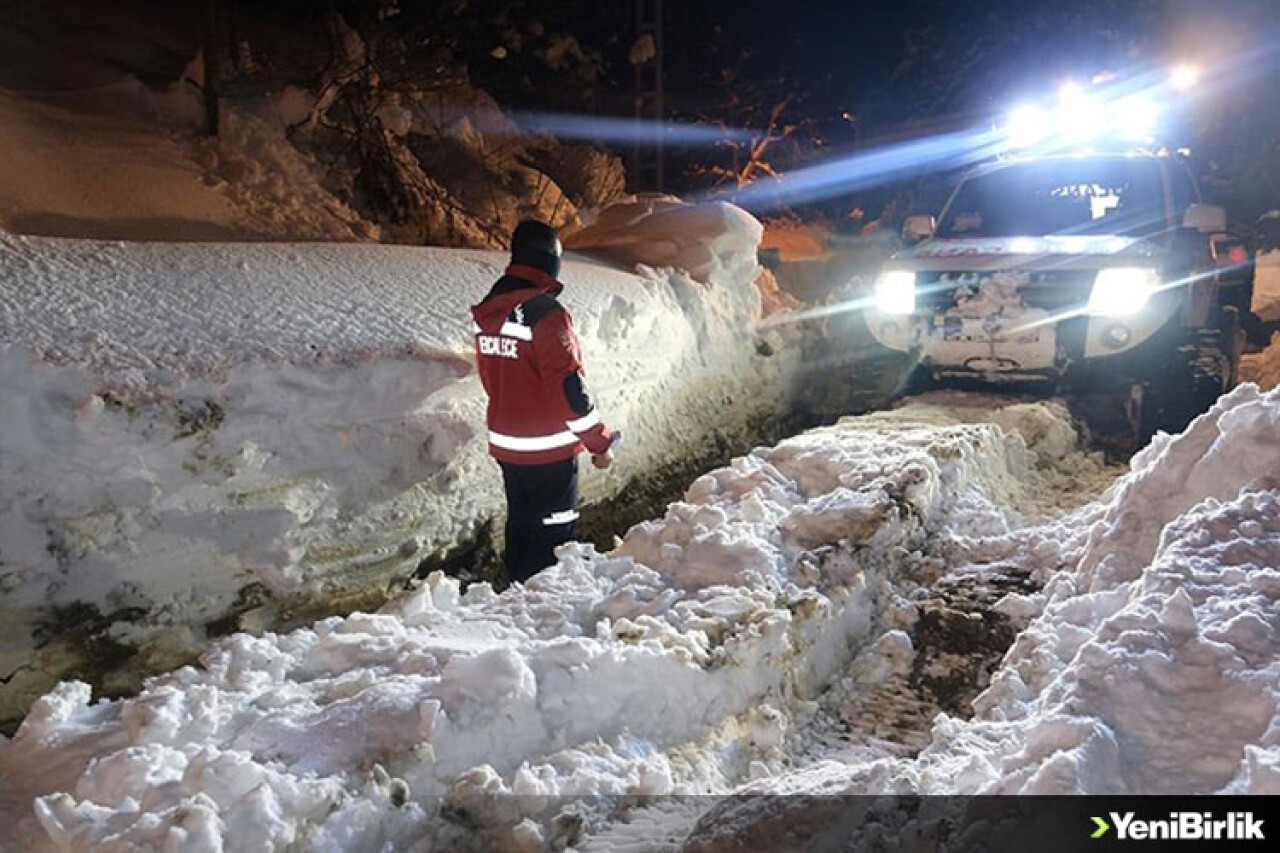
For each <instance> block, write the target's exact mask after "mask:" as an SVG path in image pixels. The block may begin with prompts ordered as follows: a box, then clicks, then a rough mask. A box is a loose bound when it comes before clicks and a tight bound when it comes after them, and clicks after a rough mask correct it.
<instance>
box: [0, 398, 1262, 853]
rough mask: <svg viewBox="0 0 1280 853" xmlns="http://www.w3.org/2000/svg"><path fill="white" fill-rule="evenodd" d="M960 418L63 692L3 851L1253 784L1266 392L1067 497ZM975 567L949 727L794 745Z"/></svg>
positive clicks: (1002, 434)
mask: <svg viewBox="0 0 1280 853" xmlns="http://www.w3.org/2000/svg"><path fill="white" fill-rule="evenodd" d="M962 402H963V398H962V397H959V396H957V397H954V398H947V397H942V398H937V399H933V400H930V399H928V398H926V399H925V400H923V401H922V402H920V403H918V404H915V405H912V406H908V407H906V408H903V409H900V410H898V411H894V412H890V413H882V414H877V415H873V416H866V417H861V418H850V419H845V420H843V421H841V422H840V423H839V424H837V425H835V426H832V427H828V428H823V429H818V430H814V431H811V432H809V433H806V434H803V435H801V436H798V437H796V438H793V439H790V440H787V441H784V442H783V443H781V444H779V445H778V446H776V447H773V448H760V449H757V450H756V451H754V452H752V453H751V454H750V455H748V456H746V457H743V458H740V459H737V460H735V461H734V463H733V464H732V465H730V466H729V467H727V468H723V469H720V470H717V471H714V472H712V473H710V474H707V475H705V476H704V477H702V478H700V479H699V480H697V481H696V482H695V483H694V484H693V485H692V486H691V487H690V488H689V490H688V493H687V494H686V496H685V498H684V500H683V501H681V502H678V503H676V504H673V505H672V506H671V507H670V509H669V511H668V512H667V514H666V516H665V517H664V518H662V519H661V520H657V521H653V522H647V523H644V524H641V525H638V526H636V527H635V528H633V529H632V530H631V531H630V532H629V533H628V534H627V536H626V537H625V539H624V540H623V542H622V544H621V545H620V546H619V547H618V548H617V549H616V550H614V551H613V552H611V553H609V554H598V553H596V552H595V551H593V550H592V549H591V548H589V547H585V546H580V545H570V546H566V547H565V548H564V549H563V550H562V551H561V553H560V560H559V563H558V564H557V565H556V566H554V567H552V568H549V569H548V570H546V571H544V572H543V573H541V574H540V575H538V576H537V577H535V578H534V579H532V580H531V581H530V582H529V583H528V584H527V585H526V586H523V587H519V586H517V587H513V588H512V589H509V590H507V591H506V592H504V593H503V594H501V595H494V594H493V592H492V591H491V590H490V589H489V588H488V587H487V586H485V585H475V586H472V587H471V588H469V589H468V590H467V591H466V593H465V594H461V593H460V590H459V587H458V584H457V583H456V582H454V581H452V580H450V579H447V578H444V577H442V576H440V575H435V576H432V577H431V578H429V579H428V580H427V581H426V582H425V583H424V584H423V585H422V586H421V587H420V588H418V589H417V590H416V591H414V592H412V593H411V594H408V595H407V596H405V597H404V598H402V599H401V600H399V601H396V602H394V603H392V604H389V605H388V606H386V607H384V608H383V609H382V610H381V611H380V612H378V613H372V614H355V615H352V616H351V617H349V618H346V619H339V618H333V619H327V620H324V621H322V622H319V623H317V624H315V625H314V626H312V627H310V628H307V629H302V630H297V631H294V632H292V633H289V634H284V635H275V634H267V635H265V636H263V637H260V638H253V637H250V636H247V635H236V636H233V637H230V638H227V639H224V640H222V641H219V642H218V643H217V644H216V645H215V646H214V647H213V648H212V649H211V650H210V651H209V652H207V653H206V655H205V656H204V658H203V659H202V662H201V665H200V666H198V667H186V668H183V669H180V670H178V671H176V672H174V673H173V674H171V675H168V676H164V677H161V678H157V679H154V680H153V681H151V682H150V683H149V685H148V686H147V688H146V689H145V690H144V691H143V693H142V694H141V695H139V696H138V697H136V698H132V699H128V700H123V701H112V702H98V703H91V702H90V697H89V692H88V689H87V688H86V687H85V686H84V685H81V684H76V683H68V684H63V685H61V686H60V687H59V688H58V689H56V690H54V691H53V692H51V693H49V694H48V695H46V696H45V697H44V698H42V699H41V700H39V702H37V703H36V705H35V707H34V708H33V710H32V713H31V714H30V716H29V717H28V718H27V720H26V722H25V723H24V725H23V727H22V729H21V730H20V731H19V733H18V735H17V736H16V737H15V738H14V739H13V740H12V741H10V742H8V743H5V744H4V745H3V746H0V771H2V772H0V778H3V779H4V780H5V782H4V785H5V789H4V794H3V798H4V804H3V807H4V814H3V818H4V825H5V826H7V827H9V828H10V831H11V832H12V837H13V839H14V842H15V843H16V844H17V845H19V846H20V848H21V849H24V850H42V849H48V850H54V849H62V850H72V849H85V848H86V847H89V846H91V845H96V849H103V850H144V849H157V848H160V847H162V846H164V847H166V849H224V850H284V849H295V848H297V847H299V846H303V847H306V848H307V849H316V850H335V851H336V850H383V849H410V850H413V849H416V850H429V849H477V850H478V849H488V850H492V849H506V850H533V849H541V847H540V845H543V844H544V843H559V844H565V843H568V844H571V845H574V846H575V849H582V850H599V849H615V848H617V847H619V846H625V845H630V846H631V849H635V845H637V844H639V843H640V842H645V843H647V844H648V845H649V846H650V847H652V846H654V845H656V844H658V842H659V839H660V838H661V837H667V838H669V839H674V842H673V844H674V846H675V847H678V844H679V841H680V840H681V839H683V838H684V833H687V832H688V830H689V828H690V827H691V826H693V818H696V813H695V814H694V815H693V818H691V817H690V815H689V814H673V812H672V811H671V810H670V809H666V810H664V806H663V805H662V802H663V801H660V802H659V803H658V804H657V805H654V806H652V808H651V809H648V810H646V809H643V808H641V809H639V810H638V811H637V810H635V809H630V810H628V811H629V813H630V817H629V818H627V819H626V820H619V819H618V818H619V814H618V813H616V812H615V811H614V808H615V807H621V806H622V805H623V804H624V803H625V799H619V798H618V796H614V797H613V798H612V799H609V798H604V799H601V798H600V797H599V795H633V796H636V795H666V794H680V793H718V792H729V791H735V790H737V791H743V790H745V791H756V792H770V791H772V792H789V793H806V792H808V793H826V794H830V793H870V792H913V791H914V792H924V793H954V792H965V793H968V792H1003V793H1013V792H1037V793H1093V794H1103V793H1121V792H1127V793H1166V792H1196V793H1202V792H1203V793H1211V792H1233V793H1278V792H1280V714H1278V713H1277V709H1278V708H1280V630H1278V629H1277V624H1278V619H1280V569H1278V568H1277V567H1278V566H1280V512H1278V511H1277V510H1280V444H1277V443H1276V442H1275V441H1274V435H1275V434H1276V431H1277V429H1278V428H1280V391H1277V392H1271V393H1269V394H1262V393H1260V392H1259V391H1258V390H1257V389H1256V388H1254V387H1252V386H1245V387H1241V388H1239V389H1237V390H1236V391H1234V392H1232V393H1231V394H1229V395H1227V396H1225V397H1224V398H1223V399H1222V400H1221V401H1219V403H1218V404H1217V405H1216V406H1215V407H1214V408H1213V409H1212V410H1211V411H1210V412H1209V413H1207V414H1206V415H1204V416H1202V417H1201V418H1199V419H1198V420H1197V421H1195V422H1194V423H1193V424H1192V425H1191V426H1190V427H1189V428H1188V430H1187V431H1186V432H1185V433H1184V434H1182V435H1179V436H1165V435H1161V436H1158V437H1157V438H1156V440H1155V441H1154V442H1153V443H1152V445H1151V446H1150V447H1149V448H1148V449H1146V450H1144V451H1143V452H1142V453H1140V454H1138V455H1137V456H1136V457H1135V458H1134V459H1133V462H1132V467H1131V471H1130V472H1129V473H1128V474H1127V475H1125V476H1123V477H1121V478H1120V479H1118V480H1117V481H1115V482H1114V484H1113V485H1112V486H1111V487H1110V488H1108V489H1107V490H1106V491H1105V493H1103V494H1101V496H1100V497H1097V498H1096V499H1095V500H1089V499H1088V498H1089V497H1090V496H1091V495H1096V494H1097V490H1098V486H1099V484H1100V483H1102V482H1104V481H1105V480H1106V478H1107V475H1108V474H1109V473H1110V472H1109V471H1108V470H1106V469H1105V468H1104V467H1103V466H1102V465H1101V463H1100V461H1099V460H1098V459H1096V458H1095V457H1092V456H1088V455H1085V454H1082V453H1081V451H1079V450H1078V449H1077V443H1076V441H1074V440H1072V439H1074V438H1075V437H1074V436H1073V434H1072V432H1071V426H1070V422H1069V420H1068V419H1067V417H1066V414H1065V411H1064V410H1063V409H1061V407H1059V406H1057V405H1056V404H1033V405H1026V404H1024V405H1017V406H1006V407H997V408H993V409H992V408H989V409H988V416H986V417H983V416H981V409H982V406H980V405H977V404H973V403H970V404H969V405H968V406H967V407H966V406H964V405H962ZM1053 496H1056V499H1055V498H1054V497H1053ZM1072 496H1074V497H1075V498H1076V499H1077V500H1076V503H1078V504H1079V505H1078V506H1077V507H1076V508H1075V509H1071V510H1068V511H1065V512H1064V511H1063V509H1062V508H1061V505H1065V504H1067V503H1070V500H1068V498H1070V497H1072ZM999 566H1005V567H1008V566H1015V567H1019V569H1020V570H1021V571H1023V572H1024V573H1025V574H1026V575H1027V577H1028V578H1029V579H1030V580H1031V581H1033V582H1034V586H1035V587H1037V588H1039V589H1040V591H1039V592H1035V593H1031V594H1019V593H1010V594H1008V595H1006V596H1005V598H1004V599H1002V600H1001V601H1000V602H999V603H998V604H997V605H996V607H995V609H996V610H997V611H1000V612H1001V613H1004V614H1006V615H1007V618H1008V619H1010V620H1011V621H1012V622H1014V623H1015V624H1017V625H1019V626H1022V627H1023V630H1022V631H1021V633H1020V634H1019V635H1018V636H1017V639H1016V641H1015V642H1014V643H1013V646H1012V648H1011V649H1010V650H1009V651H1008V654H1007V655H1006V657H1005V659H1004V661H1003V663H1002V664H1001V665H1000V666H999V667H998V668H997V669H996V670H995V671H994V674H993V675H992V677H991V679H990V685H989V687H988V688H987V689H986V690H985V692H983V693H982V694H981V695H980V696H979V697H978V699H977V700H976V702H975V703H974V711H975V714H974V716H973V718H972V719H970V720H962V719H959V718H955V717H952V716H948V715H946V714H942V715H939V716H937V717H936V719H934V720H933V722H932V729H933V734H932V741H931V742H928V743H927V745H926V746H925V748H924V749H923V751H922V752H920V753H919V754H918V755H913V754H910V753H908V754H903V752H902V751H901V749H898V748H896V747H895V744H894V743H893V737H892V734H891V732H889V730H888V728H886V727H885V725H884V724H885V723H886V722H887V720H885V719H883V718H882V719H881V720H880V721H879V724H878V727H877V728H875V729H865V728H860V724H859V723H858V721H857V717H856V715H854V716H850V717H849V718H848V719H849V721H850V722H851V726H852V732H853V733H852V734H851V735H849V736H848V737H849V740H848V741H847V742H844V743H839V744H835V745H833V744H832V743H831V741H830V739H829V738H825V739H824V738H823V737H820V736H819V734H820V733H819V732H818V729H820V728H821V724H822V720H823V715H824V709H825V710H830V709H831V708H832V707H833V706H832V703H831V699H832V697H833V696H839V697H843V698H842V701H855V700H857V699H858V697H862V698H865V697H867V696H870V695H872V694H874V693H876V691H878V690H880V689H881V688H883V687H885V686H886V685H890V684H892V683H893V682H894V681H895V679H900V678H901V677H902V675H903V673H904V671H905V670H906V669H909V668H910V667H911V665H912V661H913V658H914V657H915V656H916V654H917V653H919V652H920V649H917V648H915V640H914V639H913V637H916V636H918V634H917V629H918V627H919V626H918V624H917V623H918V621H919V619H920V618H921V612H922V611H921V609H920V608H922V607H924V606H925V603H926V601H927V599H928V598H929V596H930V595H931V594H932V591H933V590H935V589H936V588H938V587H940V586H943V585H946V584H949V583H950V584H963V583H964V582H966V581H967V580H974V579H977V578H980V577H982V576H984V575H986V574H989V573H990V572H991V571H992V570H994V569H995V568H996V567H999ZM855 704H856V701H855ZM850 707H852V706H850ZM925 725H926V726H927V725H928V721H927V720H926V721H925ZM575 801H580V802H578V805H577V806H576V807H575V806H573V805H572V804H573V803H574V802H575ZM695 802H698V803H700V805H699V806H697V808H701V809H703V810H705V809H706V808H708V806H710V805H711V804H712V803H714V802H715V801H714V800H713V799H711V798H702V799H701V800H696V801H695ZM786 802H788V803H791V802H796V801H793V800H787V801H786ZM800 802H803V801H800ZM646 814H647V815H648V817H646ZM732 817H734V819H735V820H738V821H743V820H744V818H743V816H742V815H741V814H737V815H732ZM800 817H803V815H801V816H800ZM715 818H716V812H715V809H714V807H713V811H712V812H711V813H710V814H709V815H703V821H702V822H701V823H699V824H698V827H699V829H698V830H697V831H704V832H705V831H706V830H707V827H709V826H712V827H713V826H715V825H716V824H715ZM768 818H769V815H768V810H767V809H758V810H756V811H755V812H753V813H752V815H750V816H748V817H747V818H746V819H745V823H743V826H742V827H740V829H742V831H745V832H750V831H751V822H752V821H753V820H756V821H763V820H767V819H768ZM681 821H683V823H681ZM674 825H679V826H680V827H682V829H681V831H680V832H678V833H675V834H674V835H673V834H670V832H671V827H672V826H674ZM664 830H665V831H666V832H667V833H668V834H667V835H663V831H664ZM637 833H639V834H637ZM709 849H714V847H712V848H709Z"/></svg>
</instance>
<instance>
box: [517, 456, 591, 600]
mask: <svg viewBox="0 0 1280 853" xmlns="http://www.w3.org/2000/svg"><path fill="white" fill-rule="evenodd" d="M498 464H499V465H500V466H502V483H503V485H504V486H505V487H506V491H507V528H506V530H507V550H506V553H505V554H504V555H503V562H504V563H505V565H506V568H507V580H509V581H511V582H512V583H515V582H516V581H526V580H528V579H529V578H531V577H533V576H534V575H535V574H537V573H538V572H540V571H542V570H543V569H545V568H546V567H547V566H550V565H551V564H553V563H554V562H555V561H556V555H555V549H556V546H557V545H563V544H564V543H565V542H568V541H569V540H570V539H572V538H573V537H574V534H576V533H577V532H578V460H577V459H576V458H574V459H566V460H565V461H563V462H552V463H550V464H547V465H514V464H512V463H510V462H499V463H498Z"/></svg>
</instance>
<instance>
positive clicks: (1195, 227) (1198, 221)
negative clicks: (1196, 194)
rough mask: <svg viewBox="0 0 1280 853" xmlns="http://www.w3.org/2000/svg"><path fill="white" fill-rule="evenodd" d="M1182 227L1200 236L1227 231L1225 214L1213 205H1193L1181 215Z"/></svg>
mask: <svg viewBox="0 0 1280 853" xmlns="http://www.w3.org/2000/svg"><path fill="white" fill-rule="evenodd" d="M1182 227H1183V228H1190V229H1191V230H1192V231H1199V232H1200V233H1201V234H1212V233H1213V232H1215V231H1226V230H1227V212H1226V211H1225V210H1223V209H1222V208H1220V207H1218V206H1217V205H1213V204H1193V205H1190V206H1188V207H1187V212H1186V213H1184V214H1182Z"/></svg>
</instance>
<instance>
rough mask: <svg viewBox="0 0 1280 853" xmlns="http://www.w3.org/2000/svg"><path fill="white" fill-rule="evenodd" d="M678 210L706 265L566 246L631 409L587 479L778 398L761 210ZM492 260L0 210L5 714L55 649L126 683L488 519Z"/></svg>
mask: <svg viewBox="0 0 1280 853" xmlns="http://www.w3.org/2000/svg"><path fill="white" fill-rule="evenodd" d="M673 215H677V216H678V220H679V221H678V228H675V226H672V227H673V228H675V232H676V233H669V236H668V239H667V240H666V241H664V245H683V244H692V245H696V246H697V248H698V257H699V259H700V266H699V270H698V279H695V278H693V277H691V276H690V275H689V274H686V273H684V272H681V271H678V270H675V269H672V268H669V267H668V268H663V269H655V268H652V267H647V266H636V265H634V264H632V265H631V266H629V267H627V268H626V269H622V268H616V267H611V266H607V265H605V264H602V263H599V262H596V261H592V260H589V259H586V258H580V257H578V258H570V259H569V260H568V262H567V263H566V266H565V270H564V275H563V278H564V280H565V281H566V282H567V290H566V292H565V295H564V301H565V304H566V305H567V306H568V307H569V309H570V310H571V312H572V313H573V315H574V318H575V326H576V328H577V330H578V333H579V336H580V337H581V339H582V342H583V347H584V353H585V361H586V364H587V380H588V384H589V386H590V388H591V390H592V393H593V394H594V395H595V397H596V399H597V402H598V404H599V406H600V409H601V411H602V413H603V414H604V415H605V417H606V419H607V420H608V422H609V423H610V425H611V426H614V427H617V428H621V429H623V430H625V432H626V435H627V444H626V451H625V453H622V454H620V458H619V460H618V464H617V465H616V466H615V467H614V469H612V470H611V471H609V472H608V473H607V474H605V473H599V472H595V471H591V470H589V471H587V473H586V474H585V475H584V478H583V492H584V497H585V500H586V501H587V502H589V503H590V502H594V501H598V500H602V499H605V498H609V497H613V496H616V495H618V494H619V493H620V492H622V491H623V490H625V489H626V488H627V486H628V484H629V483H630V482H632V481H633V480H634V479H635V478H636V477H641V476H642V477H644V478H645V479H646V480H652V479H654V476H653V472H654V471H655V470H659V469H661V467H662V466H663V465H666V464H670V463H672V462H673V461H677V462H683V461H688V460H691V459H697V458H699V457H700V455H705V454H706V453H707V452H708V451H707V448H708V447H715V446H718V444H719V443H720V442H729V443H731V444H737V443H745V442H746V441H747V439H746V438H745V436H749V435H753V434H754V430H755V429H756V428H757V424H758V423H759V421H761V420H762V419H765V418H768V417H770V416H773V415H775V414H777V413H778V412H781V411H787V410H789V408H790V406H789V404H788V402H787V400H788V397H789V394H790V393H791V386H792V384H793V383H791V382H790V381H789V379H788V376H787V371H786V362H787V356H786V355H785V354H779V355H774V356H772V357H766V356H764V355H761V354H759V353H758V351H757V344H758V341H757V338H756V334H755V331H754V327H755V323H756V320H757V318H758V317H759V314H760V311H761V300H760V294H759V292H758V291H757V289H756V287H755V285H754V278H755V276H756V273H757V271H758V267H757V266H756V262H755V246H756V244H757V242H758V240H759V234H760V225H759V223H757V222H756V221H755V220H754V219H752V218H751V217H750V216H749V215H747V214H746V213H744V212H743V211H741V210H738V209H737V208H732V207H730V206H728V205H703V206H680V208H679V209H678V210H677V211H675V212H674V214H673ZM654 218H655V219H661V218H663V217H661V216H655V217H654ZM648 227H649V228H650V229H651V230H655V231H657V232H659V233H661V232H662V231H663V228H662V226H661V224H660V223H659V224H656V225H655V224H653V223H650V225H649V226H648ZM668 231H669V232H670V231H671V229H668ZM505 263H506V257H505V255H503V254H502V253H496V252H480V251H462V250H448V249H424V248H414V247H391V246H369V245H337V244H306V245H289V244H238V245H236V244H199V245H197V244H159V243H150V244H131V243H120V242H93V241H80V240H57V239H47V238H30V237H14V236H9V235H0V342H3V343H0V399H3V406H0V723H5V722H16V720H18V719H20V718H21V716H22V714H23V713H24V712H25V710H26V708H27V706H28V704H29V703H30V702H31V701H33V700H34V699H35V698H36V697H37V696H39V695H40V694H42V693H43V692H44V691H46V690H48V689H49V688H50V687H51V686H52V685H53V684H55V683H56V682H57V680H58V678H59V677H63V676H66V675H67V674H68V673H76V674H77V676H79V677H85V678H90V679H92V680H94V682H95V683H96V684H97V685H99V686H100V687H101V686H105V687H106V688H107V689H109V690H113V691H117V692H120V691H129V690H132V689H136V687H137V686H139V685H138V683H137V679H138V678H139V675H138V674H139V673H141V674H148V673H153V672H157V671H164V670H168V669H172V668H173V667H175V666H177V665H179V664H181V663H184V662H187V661H189V660H191V659H193V658H194V655H195V654H197V653H198V652H199V651H201V650H203V649H204V648H205V647H206V646H207V644H208V642H209V640H210V639H211V638H212V637H216V636H220V635H225V634H228V633H231V632H232V631H235V630H240V629H243V630H250V631H253V630H260V629H262V628H268V627H272V626H273V625H277V624H279V620H281V619H283V618H292V619H295V620H299V621H304V622H309V621H311V620H312V619H314V618H315V614H318V613H332V612H338V611H340V610H343V611H344V612H349V611H350V610H351V609H353V608H355V607H357V606H364V607H366V608H370V609H371V608H374V607H377V606H378V605H380V604H381V603H383V602H384V601H385V600H386V599H387V597H388V595H389V594H390V593H389V590H394V589H398V588H399V586H400V585H401V584H402V582H403V580H404V579H405V578H407V577H408V576H410V575H412V574H413V572H414V571H415V569H416V568H417V567H418V565H419V563H420V562H421V561H422V560H424V559H425V558H431V559H438V558H440V557H441V556H442V555H443V554H444V552H445V551H446V549H448V548H450V547H454V546H456V545H459V544H469V543H474V542H477V541H480V540H482V539H483V537H484V535H485V534H484V524H485V523H486V521H488V520H490V519H492V518H493V516H494V515H495V514H496V513H497V511H498V510H499V508H500V506H501V502H502V498H501V489H500V485H499V479H498V476H497V468H496V466H495V465H493V464H492V462H491V460H489V459H488V457H487V454H486V450H485V433H484V423H483V420H484V397H483V394H482V392H481V390H480V388H479V385H478V382H477V381H476V379H475V374H474V369H473V367H472V364H471V361H470V359H471V347H472V343H471V326H470V324H471V321H470V315H469V313H468V310H467V309H468V306H469V305H471V304H473V303H474V302H477V301H479V300H480V298H481V297H482V296H483V295H484V293H485V291H486V290H487V289H488V287H489V286H490V285H491V284H492V282H493V281H494V280H495V279H496V278H497V277H498V276H499V275H500V274H501V271H502V268H503V266H504V265H505ZM628 270H631V271H628ZM748 446H749V445H748ZM307 613H310V614H313V615H312V617H311V618H310V619H305V620H301V619H300V617H299V614H307ZM294 624H298V621H295V622H294Z"/></svg>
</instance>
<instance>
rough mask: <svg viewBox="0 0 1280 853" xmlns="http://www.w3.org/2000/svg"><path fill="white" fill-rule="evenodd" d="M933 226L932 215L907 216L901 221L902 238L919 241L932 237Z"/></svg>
mask: <svg viewBox="0 0 1280 853" xmlns="http://www.w3.org/2000/svg"><path fill="white" fill-rule="evenodd" d="M935 228H936V225H935V224H934V221H933V217H932V216H908V217H907V219H906V221H905V222H903V223H902V239H903V240H906V241H907V242H908V243H919V242H921V241H924V240H928V239H929V238H930V237H932V236H933V232H934V229H935Z"/></svg>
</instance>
